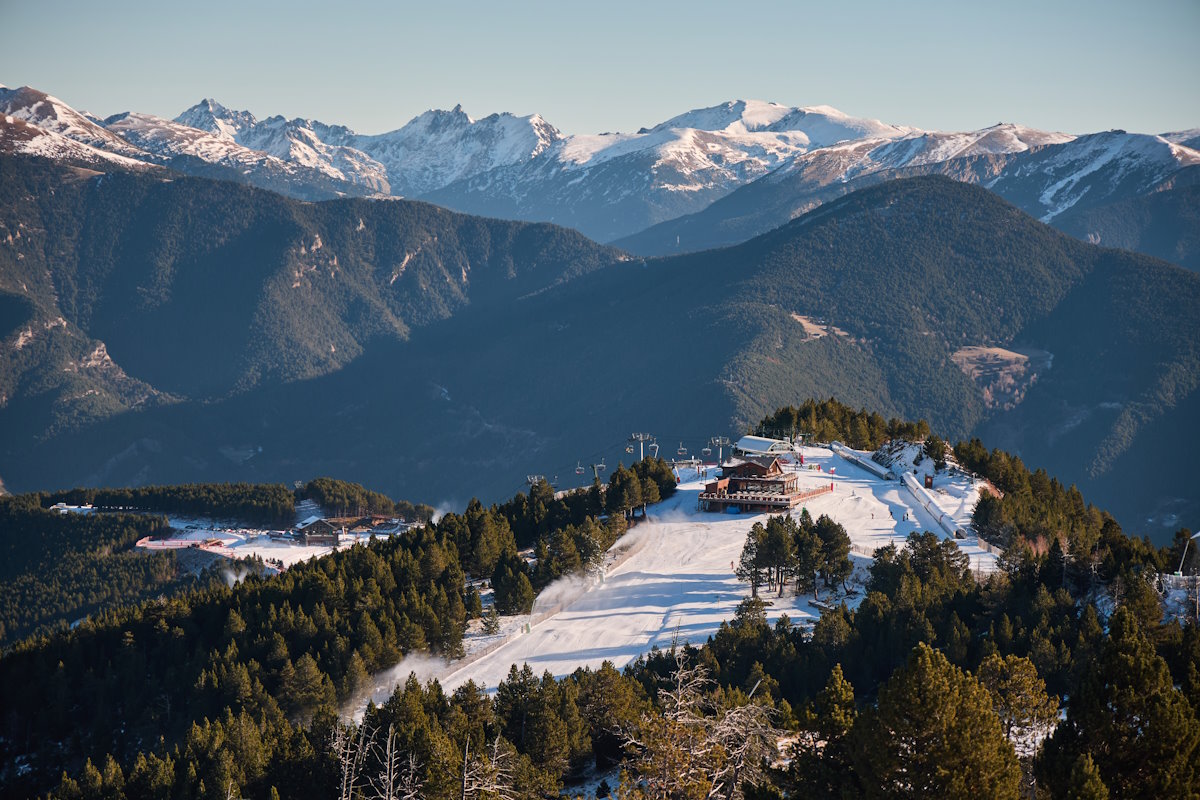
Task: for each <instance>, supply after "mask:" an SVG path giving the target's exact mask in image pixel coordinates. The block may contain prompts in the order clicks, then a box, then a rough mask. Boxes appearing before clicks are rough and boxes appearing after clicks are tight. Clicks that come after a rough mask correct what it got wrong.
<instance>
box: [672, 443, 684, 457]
mask: <svg viewBox="0 0 1200 800" xmlns="http://www.w3.org/2000/svg"><path fill="white" fill-rule="evenodd" d="M675 455H677V456H679V457H680V458H682V457H683V456H686V455H687V448H686V447H684V446H683V442H680V443H679V449H678V450H676V451H675Z"/></svg>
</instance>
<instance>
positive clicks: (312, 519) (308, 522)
mask: <svg viewBox="0 0 1200 800" xmlns="http://www.w3.org/2000/svg"><path fill="white" fill-rule="evenodd" d="M322 519H324V517H318V516H312V517H306V518H305V519H304V521H303V522H301V523H300V524H299V525H297V526H296V530H300V529H301V528H307V527H308V526H309V525H312V524H313V523H314V522H320V521H321V520H322Z"/></svg>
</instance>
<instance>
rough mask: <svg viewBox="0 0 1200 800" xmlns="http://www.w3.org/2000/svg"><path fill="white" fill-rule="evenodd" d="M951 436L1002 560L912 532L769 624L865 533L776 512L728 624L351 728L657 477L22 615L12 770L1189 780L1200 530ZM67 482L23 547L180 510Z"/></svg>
mask: <svg viewBox="0 0 1200 800" xmlns="http://www.w3.org/2000/svg"><path fill="white" fill-rule="evenodd" d="M789 426H795V427H797V428H799V429H801V430H812V431H814V432H817V434H818V438H826V437H827V438H838V439H841V440H843V441H847V442H849V443H857V444H856V445H855V446H864V447H865V446H873V445H878V444H882V443H883V442H885V441H887V440H888V439H890V438H893V437H897V436H900V437H908V438H910V439H913V440H917V441H928V440H930V439H931V437H930V432H929V430H928V426H927V425H924V424H923V423H916V424H910V423H902V422H898V421H891V422H888V421H884V420H882V419H881V418H877V417H875V416H874V415H870V414H867V413H866V412H856V411H854V410H853V409H849V408H846V407H844V406H841V405H839V404H837V403H835V402H833V401H828V402H822V403H819V404H811V403H810V404H805V405H804V406H802V407H801V408H800V409H783V410H781V411H780V412H777V413H776V414H774V415H772V417H771V418H768V419H766V420H764V421H763V423H762V428H763V429H768V428H785V427H789ZM953 452H954V456H955V457H956V459H957V460H958V463H959V464H960V465H962V466H963V467H964V468H967V469H970V470H973V471H975V472H977V473H979V474H980V475H981V476H982V477H985V478H987V479H988V480H989V481H991V482H992V483H993V484H994V485H995V486H996V487H998V488H999V489H1000V490H1001V491H1002V493H1003V496H1002V497H999V498H996V499H994V500H993V501H989V502H986V503H980V506H979V508H978V510H977V511H976V524H977V526H978V527H979V528H980V530H981V531H986V532H987V535H988V537H989V538H990V539H992V540H993V541H995V542H997V543H999V544H1001V545H1002V546H1004V547H1005V548H1006V549H1005V555H1004V557H1003V558H1002V559H1001V566H1002V569H1001V571H1000V572H999V573H997V574H995V575H992V576H990V577H987V578H986V579H985V578H981V577H980V576H978V575H976V574H974V573H972V571H971V570H970V569H969V568H968V563H967V559H966V556H965V555H963V554H962V553H961V552H960V551H959V550H958V548H957V547H956V546H955V545H954V544H953V542H951V541H948V540H943V539H939V538H938V537H936V536H934V535H933V534H928V533H926V534H913V535H912V536H910V537H909V539H908V541H907V543H906V544H905V546H904V547H887V548H882V549H880V550H878V551H877V552H876V553H875V558H874V561H873V562H872V563H871V566H870V568H869V574H868V576H867V578H866V583H865V586H864V587H863V588H864V592H865V597H864V598H863V599H862V601H861V603H860V604H859V605H858V606H857V608H856V609H854V610H851V609H849V608H847V607H846V606H844V605H841V606H837V607H831V610H829V611H827V612H825V613H824V614H823V615H822V616H821V618H820V620H819V621H818V622H817V623H816V624H815V625H814V626H812V627H803V626H797V625H792V624H791V623H790V622H789V621H788V620H787V619H786V618H784V619H781V620H779V621H778V622H776V623H775V624H768V623H767V613H766V605H765V603H766V602H768V601H769V600H770V594H771V592H770V589H772V588H773V589H775V590H776V591H782V590H784V589H785V588H787V587H785V586H784V584H785V583H786V584H788V585H789V586H790V584H791V583H792V582H796V583H797V584H803V588H804V589H805V590H806V591H810V590H815V591H819V592H823V591H825V590H826V589H827V588H832V587H834V586H836V585H837V584H838V583H839V582H840V581H841V580H844V577H845V575H844V566H845V563H846V562H845V558H846V553H845V544H846V542H845V538H844V537H845V532H844V531H841V530H840V526H838V525H837V523H836V520H831V519H829V518H828V517H820V518H818V519H817V520H812V519H811V518H805V517H802V518H801V519H800V520H799V521H798V522H797V521H792V520H787V521H781V520H780V519H779V518H771V519H766V520H764V521H763V522H762V523H761V524H760V525H756V526H755V529H756V530H755V531H752V535H751V539H750V540H748V542H747V547H748V548H749V549H751V552H750V554H749V556H748V557H746V556H745V554H744V559H743V564H742V565H741V566H740V567H739V574H741V571H742V570H743V568H744V571H745V577H746V579H747V580H748V581H753V582H754V585H755V588H756V592H755V593H756V594H757V597H749V598H748V599H746V600H745V601H743V602H742V603H741V605H740V606H739V607H738V608H737V612H736V615H735V617H734V618H733V619H731V620H729V621H728V622H726V623H725V624H723V625H722V626H721V628H720V630H719V631H718V632H717V633H716V634H715V635H714V636H713V637H711V638H710V639H709V641H707V642H704V643H700V642H692V643H683V642H679V643H678V644H677V645H676V646H675V647H673V648H671V649H668V650H662V651H653V652H651V653H650V654H648V655H646V656H645V657H643V658H642V659H640V660H638V661H636V662H634V663H632V664H630V665H629V666H628V667H626V668H625V669H623V670H617V669H615V668H613V667H612V666H610V665H606V666H604V667H601V668H597V669H585V670H579V671H576V672H575V673H574V674H571V675H568V676H566V677H563V678H560V679H555V678H554V677H553V676H551V675H550V674H548V673H546V674H538V673H537V672H535V671H533V670H532V669H530V668H529V667H528V666H525V667H522V666H520V665H515V666H514V667H513V668H512V670H511V671H510V672H509V675H508V677H507V678H506V680H504V681H503V682H502V683H501V684H500V685H499V686H498V687H482V686H477V685H474V684H471V683H468V684H466V685H464V686H461V687H459V688H458V689H456V690H455V691H453V692H451V693H447V692H446V691H444V690H443V689H442V688H441V687H440V686H439V685H438V684H437V683H436V682H430V683H425V684H422V683H420V682H419V681H417V680H416V679H415V678H410V679H409V680H408V681H406V682H403V683H402V684H401V685H400V686H398V687H397V689H396V690H395V692H394V693H393V694H392V696H391V697H390V698H389V699H388V700H387V701H386V702H384V703H383V704H382V705H378V706H370V707H368V709H367V711H366V713H365V716H364V717H363V719H362V721H361V722H360V723H358V724H353V723H349V722H347V721H346V719H345V717H344V716H339V712H340V711H344V710H345V709H347V708H348V707H350V706H352V705H354V703H355V701H356V700H357V699H358V698H360V697H361V696H362V693H363V691H364V689H365V687H366V686H367V685H368V683H369V677H370V675H371V674H372V673H374V672H377V671H379V670H382V669H385V668H388V667H392V666H394V665H396V664H397V663H399V662H400V660H401V659H402V658H403V657H404V656H405V655H407V654H410V653H422V652H428V653H434V654H445V655H454V654H456V653H457V652H459V651H460V648H461V646H462V638H463V634H464V629H465V627H466V625H467V624H468V621H469V620H470V619H471V618H472V617H475V616H478V615H479V614H481V609H480V606H479V603H478V594H477V593H476V592H475V585H474V583H473V582H471V581H469V580H468V576H470V577H473V578H484V579H487V580H489V581H490V583H491V584H492V586H493V587H494V590H495V602H496V605H497V607H499V608H500V610H501V611H521V610H527V609H528V607H529V605H530V604H531V603H532V602H533V598H534V596H535V595H536V593H537V592H538V591H540V590H541V589H542V588H543V587H544V586H546V585H547V584H548V583H550V582H551V581H553V580H554V579H555V578H556V577H559V576H561V575H564V574H570V573H573V572H580V571H584V570H586V569H587V568H588V565H589V564H592V563H595V560H596V557H597V556H596V553H597V552H603V550H604V549H606V548H607V547H608V546H609V545H611V544H612V543H613V542H614V541H615V540H616V539H617V538H618V537H620V536H621V535H622V534H623V533H624V531H625V528H626V527H627V525H629V524H637V523H638V522H639V520H640V518H641V516H643V515H644V514H646V512H647V507H648V506H652V504H653V503H654V502H656V501H657V500H658V499H659V498H664V497H666V496H667V495H669V493H670V492H672V491H673V490H674V477H673V476H672V474H671V470H670V467H669V466H668V465H667V464H665V463H664V462H662V461H658V460H646V461H643V462H639V463H638V464H635V465H633V467H631V468H626V467H624V466H621V467H620V468H618V469H617V470H614V472H613V474H612V475H611V476H610V479H609V481H608V483H607V485H606V486H605V485H601V484H600V483H599V482H597V484H596V485H594V486H593V487H592V488H591V489H590V490H583V491H580V492H577V493H573V494H567V495H565V496H562V497H557V498H556V496H555V493H554V492H553V490H552V489H551V488H550V487H549V486H547V485H545V484H538V485H535V486H533V487H531V489H530V490H529V492H528V493H519V494H517V495H516V496H515V497H513V498H512V499H511V500H509V501H507V502H505V503H501V504H496V505H493V506H490V507H485V506H484V505H483V504H481V503H479V502H478V501H473V502H472V503H470V504H469V505H468V506H467V508H466V509H465V510H464V511H463V512H462V513H452V514H447V515H445V516H444V517H442V518H441V519H439V520H438V521H437V522H436V523H434V522H428V523H426V524H424V525H422V526H420V527H416V528H413V529H412V530H409V531H407V532H405V533H403V534H399V535H396V536H394V537H392V538H389V539H378V540H375V541H372V542H371V543H370V544H364V545H357V546H354V547H349V548H345V549H342V550H340V551H337V552H335V553H332V554H330V555H329V556H326V557H323V558H320V559H315V560H312V561H310V562H307V563H302V564H297V565H294V566H293V567H291V568H290V569H288V570H287V571H286V572H285V573H283V574H281V575H278V576H273V577H261V576H258V575H253V574H252V575H250V576H248V577H246V578H245V579H244V580H242V581H241V582H240V583H237V584H236V585H233V586H228V585H226V584H225V583H223V582H221V583H217V582H207V583H197V584H196V585H193V586H184V587H180V588H178V589H177V590H176V591H174V592H171V593H167V594H163V595H162V596H157V595H154V594H153V592H152V591H150V592H146V591H144V586H143V585H141V584H139V587H140V588H137V589H136V590H133V591H130V592H129V593H128V594H125V595H123V596H121V597H118V598H113V599H107V598H100V599H97V600H96V601H95V605H96V608H97V609H98V610H95V611H92V612H89V614H90V615H89V616H87V618H86V619H85V620H83V621H82V622H80V623H79V624H78V625H76V626H75V627H73V628H67V627H66V626H62V627H58V628H49V629H44V630H43V632H42V633H39V634H36V635H34V636H30V637H25V636H24V634H23V631H25V630H26V628H25V627H20V628H17V629H16V632H11V633H10V634H9V636H10V640H11V643H10V644H8V645H7V649H6V650H5V652H4V653H3V655H2V656H0V707H2V708H3V717H2V719H0V737H2V739H0V761H2V763H3V764H4V765H5V766H4V767H3V768H2V769H3V771H2V772H0V786H2V787H3V794H4V795H5V796H12V797H31V796H50V797H56V798H57V797H61V798H83V797H111V798H207V797H214V798H217V797H219V798H225V797H248V798H264V800H265V799H266V798H273V797H281V798H292V797H295V798H308V797H312V798H317V797H321V798H327V797H361V798H374V797H389V798H391V797H422V798H464V797H473V798H474V797H478V798H485V797H488V798H494V797H543V796H555V795H556V794H557V793H558V792H559V791H560V790H562V788H563V787H564V786H566V787H570V786H571V785H572V784H573V782H574V781H576V779H578V778H579V777H580V776H582V775H584V774H591V773H590V770H592V769H593V768H598V769H599V770H600V771H601V772H603V773H605V774H608V772H609V771H613V770H617V768H618V767H619V771H616V772H612V774H613V775H614V779H613V784H612V785H609V784H607V783H605V784H603V785H601V787H600V792H599V793H601V794H602V793H603V792H604V791H605V790H606V789H608V790H611V791H612V792H613V793H614V795H615V796H621V797H629V798H638V797H646V798H693V797H695V798H704V797H731V798H732V797H743V798H776V797H783V796H789V797H813V798H834V797H837V798H842V797H930V796H944V797H967V796H975V797H996V798H1018V797H1048V798H1067V797H1071V798H1077V797H1113V798H1117V797H1120V798H1127V797H1128V798H1141V797H1145V798H1164V797H1180V798H1183V797H1193V796H1196V795H1197V794H1198V793H1200V768H1198V766H1197V764H1198V763H1200V758H1198V756H1200V720H1198V716H1200V667H1198V665H1200V630H1198V629H1197V627H1196V625H1195V624H1188V625H1183V624H1180V623H1179V622H1177V621H1173V620H1172V621H1164V615H1163V609H1162V607H1161V605H1160V600H1159V596H1158V594H1157V592H1156V590H1155V587H1154V582H1153V578H1154V576H1156V575H1157V574H1158V573H1159V572H1164V571H1171V570H1173V569H1175V566H1174V565H1175V564H1178V563H1179V560H1180V558H1181V556H1182V555H1183V554H1182V552H1181V550H1182V548H1183V547H1184V541H1185V535H1186V532H1181V534H1180V536H1178V537H1177V541H1176V543H1175V544H1174V545H1171V546H1169V547H1163V548H1156V547H1154V546H1152V545H1150V544H1149V543H1148V542H1147V541H1145V540H1137V539H1132V538H1130V537H1127V536H1126V535H1125V534H1124V533H1123V532H1122V530H1121V528H1120V526H1119V525H1118V524H1117V523H1116V522H1115V520H1113V518H1112V517H1111V516H1109V515H1108V514H1106V513H1105V512H1104V511H1102V510H1101V509H1099V508H1097V507H1096V506H1093V505H1090V504H1089V503H1088V502H1087V501H1085V500H1084V498H1083V497H1082V496H1081V495H1080V493H1079V492H1078V491H1077V490H1075V489H1074V487H1063V486H1062V485H1060V484H1059V483H1058V482H1057V481H1055V480H1054V479H1053V478H1052V477H1049V476H1047V475H1045V473H1042V472H1032V473H1031V472H1030V471H1029V470H1028V469H1026V468H1025V467H1024V465H1023V464H1022V463H1021V461H1020V460H1019V459H1017V458H1015V457H1012V456H1010V455H1008V454H1006V453H1003V452H1001V451H999V450H992V451H988V450H986V449H985V448H984V446H983V445H982V444H981V443H980V442H978V441H971V442H963V443H960V444H958V445H957V446H956V447H955V448H954V449H953ZM360 488H361V487H360ZM254 491H256V490H254V489H250V488H248V489H247V493H248V494H247V496H248V497H249V496H251V495H253V493H254ZM364 491H365V490H364ZM333 494H336V493H335V492H333V491H332V490H331V489H330V490H326V491H325V494H324V495H323V496H324V497H325V498H326V501H327V502H328V497H330V496H332V495H333ZM50 499H51V498H50V496H43V495H26V496H21V497H17V498H11V499H7V500H5V501H3V504H2V505H0V511H2V512H3V513H4V514H6V515H7V516H6V517H5V523H6V524H5V527H4V530H5V535H6V544H7V543H8V542H9V541H11V537H8V531H9V530H10V527H9V526H10V525H21V526H24V529H23V530H24V531H25V537H24V538H25V539H26V540H27V541H28V540H29V539H30V538H31V537H32V538H34V539H36V538H37V537H43V538H44V541H45V542H46V543H47V546H48V547H49V546H51V545H53V546H58V547H70V548H73V550H74V551H77V552H79V553H81V554H82V555H81V558H84V559H87V558H89V557H90V555H89V554H95V553H97V552H99V551H101V550H104V551H105V552H106V553H110V554H111V555H110V556H109V557H111V556H112V555H120V554H121V553H122V552H127V548H128V545H129V544H130V543H131V542H132V541H134V540H136V538H139V537H140V536H141V535H145V534H144V533H143V530H148V531H151V532H152V530H153V529H154V528H155V526H158V525H161V524H163V523H162V522H161V521H160V519H159V518H156V517H152V516H140V517H137V516H128V515H117V514H112V515H108V514H101V515H95V516H93V517H82V516H80V517H76V516H64V515H51V514H50V512H43V511H42V506H43V504H47V505H48V504H49V501H50ZM1099 500H1101V501H1102V498H1099ZM347 502H350V501H347ZM354 502H357V500H355V501H354ZM649 513H650V514H651V515H653V509H652V508H650V509H649ZM805 516H806V515H805ZM139 525H140V526H142V527H139ZM759 528H761V531H758V530H757V529H759ZM651 530H652V529H651ZM751 545H753V546H754V547H753V548H750V546H751ZM522 548H532V549H533V551H534V553H535V559H536V560H535V561H534V562H533V564H534V565H533V566H532V567H530V566H529V564H528V563H527V562H526V560H525V559H524V558H522V557H521V556H520V554H519V552H518V551H519V550H520V549H522ZM781 552H782V554H783V555H779V553H781ZM131 557H135V558H144V557H143V556H132V555H131ZM98 563H99V561H98ZM800 563H803V565H804V567H803V569H801V568H800V567H798V566H796V565H798V564H800ZM54 590H55V586H54V585H53V584H47V585H46V586H45V587H44V588H43V589H42V591H43V592H44V594H45V596H46V598H47V600H49V599H51V598H52V595H53V592H54ZM54 607H56V606H54V604H53V603H48V605H47V608H54ZM72 613H73V612H72ZM489 689H492V690H493V691H490V692H489V691H488V690H489ZM1056 723H1057V724H1056ZM780 742H782V745H781V749H779V750H776V746H777V743H780ZM617 784H619V787H618V786H617Z"/></svg>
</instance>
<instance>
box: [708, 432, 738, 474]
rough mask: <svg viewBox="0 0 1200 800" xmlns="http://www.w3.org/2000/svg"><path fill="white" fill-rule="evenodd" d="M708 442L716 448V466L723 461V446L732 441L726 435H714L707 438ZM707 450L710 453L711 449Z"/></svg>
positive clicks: (728, 444)
mask: <svg viewBox="0 0 1200 800" xmlns="http://www.w3.org/2000/svg"><path fill="white" fill-rule="evenodd" d="M708 443H709V444H710V445H711V446H712V447H715V448H717V466H718V467H719V466H721V464H723V463H724V462H725V448H726V447H730V446H732V445H733V442H731V441H729V437H728V436H714V437H712V438H711V439H709V440H708ZM709 452H710V453H711V452H712V450H709Z"/></svg>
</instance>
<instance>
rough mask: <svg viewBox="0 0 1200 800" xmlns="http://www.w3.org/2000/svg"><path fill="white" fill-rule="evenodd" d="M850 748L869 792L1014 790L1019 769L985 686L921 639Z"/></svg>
mask: <svg viewBox="0 0 1200 800" xmlns="http://www.w3.org/2000/svg"><path fill="white" fill-rule="evenodd" d="M850 739H851V743H850V752H851V758H852V760H853V763H854V767H855V772H856V774H857V777H858V781H859V788H860V789H861V790H862V792H863V795H864V796H866V797H913V798H916V797H988V798H1014V799H1015V798H1016V797H1017V796H1018V793H1019V788H1020V781H1021V769H1020V765H1019V764H1018V762H1017V756H1016V753H1014V752H1013V748H1012V745H1011V744H1009V743H1008V742H1007V741H1006V740H1005V738H1004V734H1003V732H1002V731H1001V729H1000V721H999V719H998V718H997V717H996V715H995V713H994V712H993V711H992V703H991V698H990V696H989V695H988V693H987V690H986V689H984V688H983V686H981V685H980V683H979V681H977V680H975V679H974V678H973V677H971V676H970V675H968V674H965V673H963V671H962V670H960V669H959V668H958V667H955V666H954V665H953V664H951V663H950V662H949V661H947V660H946V657H945V656H943V655H942V654H941V653H940V652H938V651H936V650H934V649H932V648H930V647H929V646H928V645H925V644H920V645H918V646H917V647H916V648H915V649H914V650H913V651H912V653H911V655H910V656H909V659H908V663H907V664H906V665H905V666H903V667H900V668H899V669H897V670H896V672H895V673H893V674H892V677H891V678H890V679H889V680H888V682H887V683H886V684H885V685H884V686H883V688H881V689H880V690H879V702H878V705H877V707H876V708H875V709H873V710H870V711H867V712H866V713H864V714H863V715H861V716H860V717H859V718H858V719H857V720H856V722H855V724H854V728H853V729H852V731H851V735H850Z"/></svg>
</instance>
